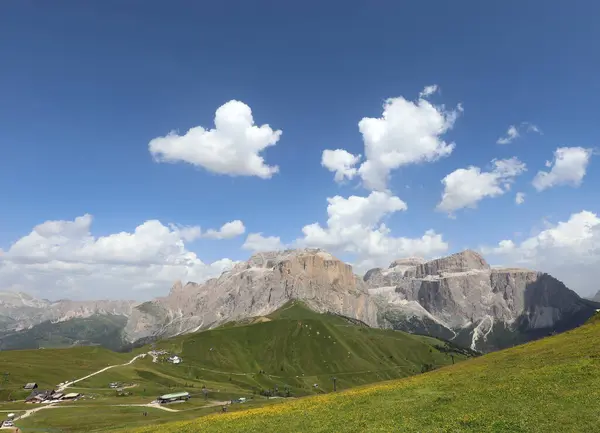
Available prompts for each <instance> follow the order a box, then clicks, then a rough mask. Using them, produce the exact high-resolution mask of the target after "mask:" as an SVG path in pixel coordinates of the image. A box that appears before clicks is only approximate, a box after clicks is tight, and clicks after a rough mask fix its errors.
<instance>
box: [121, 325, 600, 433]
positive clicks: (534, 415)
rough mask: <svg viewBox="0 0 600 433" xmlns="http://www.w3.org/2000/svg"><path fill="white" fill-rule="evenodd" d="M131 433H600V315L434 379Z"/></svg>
mask: <svg viewBox="0 0 600 433" xmlns="http://www.w3.org/2000/svg"><path fill="white" fill-rule="evenodd" d="M124 431H125V430H123V432H124ZM127 431H132V432H135V433H150V432H152V433H166V432H178V433H190V432H214V433H227V432H240V431H243V432H249V433H251V432H264V431H286V432H308V431H310V432H337V433H339V432H431V433H434V432H507V433H508V432H510V433H519V432H553V433H558V432H586V433H588V432H592V433H593V432H600V315H598V314H596V316H595V317H593V318H592V319H590V321H589V322H588V323H587V324H585V325H583V326H581V327H580V328H577V329H574V330H572V331H569V332H566V333H564V334H559V335H556V336H553V337H548V338H545V339H542V340H539V341H535V342H532V343H528V344H524V345H522V346H518V347H514V348H511V349H507V350H503V351H500V352H495V353H491V354H488V355H485V356H482V357H479V358H474V359H471V360H468V361H464V362H461V363H459V364H456V365H452V366H448V367H444V368H441V369H439V370H436V371H433V372H429V373H426V374H421V375H417V376H413V377H409V378H405V379H401V380H395V381H389V382H383V383H379V384H376V385H369V386H363V387H358V388H354V389H350V390H348V391H344V392H339V393H329V394H326V395H321V396H316V397H306V398H301V399H297V400H295V401H289V402H286V403H283V404H279V405H274V406H269V407H262V408H258V409H252V410H247V411H242V412H235V413H229V414H227V413H226V414H218V415H209V416H206V417H202V418H198V419H196V420H194V421H188V422H176V423H168V424H164V425H161V426H156V425H154V426H146V427H142V428H139V429H134V430H127Z"/></svg>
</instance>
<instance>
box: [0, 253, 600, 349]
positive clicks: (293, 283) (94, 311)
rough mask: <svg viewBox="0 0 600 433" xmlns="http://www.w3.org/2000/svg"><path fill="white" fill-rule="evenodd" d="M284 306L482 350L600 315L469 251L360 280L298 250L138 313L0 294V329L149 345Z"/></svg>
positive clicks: (543, 281)
mask: <svg viewBox="0 0 600 433" xmlns="http://www.w3.org/2000/svg"><path fill="white" fill-rule="evenodd" d="M7 299H8V300H7ZM291 300H301V301H303V302H304V303H305V304H306V305H308V306H309V307H310V308H312V309H313V310H315V311H318V312H330V313H334V314H339V315H342V316H345V317H348V318H351V319H355V320H359V321H361V322H364V323H365V324H367V325H368V326H371V327H379V328H393V329H400V330H405V331H409V332H413V333H419V334H427V335H432V336H435V337H439V338H443V339H447V340H452V341H454V342H456V343H458V344H461V345H463V346H466V347H470V348H471V349H474V350H480V351H488V350H495V349H500V348H504V347H508V346H512V345H514V344H518V343H521V342H524V341H528V340H531V339H535V338H539V337H541V336H544V335H548V334H549V333H553V332H561V331H564V330H567V329H570V328H572V327H575V326H578V325H579V324H581V323H583V322H584V321H585V320H587V319H588V318H589V317H590V316H591V315H592V314H593V313H594V311H595V309H596V308H600V304H596V303H594V302H593V301H590V300H586V299H582V298H581V297H579V296H578V295H577V294H576V293H575V292H573V291H571V290H569V289H568V288H567V287H566V286H565V285H564V284H563V283H562V282H560V281H558V280H557V279H555V278H553V277H552V276H550V275H548V274H544V273H539V272H535V271H531V270H527V269H513V268H491V267H490V266H489V264H488V263H487V262H486V261H485V259H484V258H483V257H482V256H481V255H479V254H478V253H476V252H474V251H470V250H467V251H463V252H460V253H456V254H452V255H450V256H447V257H442V258H439V259H435V260H429V261H426V260H423V259H421V258H418V257H412V258H405V259H398V260H395V261H394V262H392V264H391V265H390V266H389V267H388V268H386V269H383V268H375V269H371V270H370V271H368V272H367V273H366V274H365V275H364V277H362V278H361V277H359V276H357V275H355V274H354V273H353V271H352V267H351V266H350V265H348V264H346V263H343V262H342V261H340V260H338V259H337V258H335V257H334V256H333V255H331V254H329V253H328V252H326V251H323V250H320V249H297V250H286V251H276V252H266V253H257V254H255V255H253V256H252V257H250V259H249V260H248V261H246V262H242V263H238V264H236V265H235V266H234V267H233V268H232V269H231V270H229V271H226V272H224V273H223V274H222V275H221V276H220V277H218V278H213V279H211V280H208V281H206V282H204V283H202V284H196V283H192V282H190V283H187V284H185V285H184V284H182V283H181V282H179V281H178V282H176V283H175V284H174V285H173V287H172V288H171V291H170V293H169V294H168V295H167V296H164V297H160V298H156V299H153V300H151V301H148V302H143V303H139V304H136V303H134V302H132V301H94V302H73V301H58V302H56V303H51V302H49V301H44V300H36V299H35V298H32V297H28V296H27V295H24V294H16V295H15V294H13V295H12V298H11V297H10V296H8V295H6V294H0V327H2V328H5V329H9V328H10V329H11V330H12V331H18V329H26V328H28V327H31V326H33V325H35V324H36V323H34V322H35V321H36V320H37V321H38V322H37V323H40V322H42V321H44V320H51V321H55V322H56V321H65V320H69V319H70V318H86V317H91V316H94V315H103V314H110V315H115V316H123V317H126V318H127V320H126V323H125V322H123V323H125V324H124V326H123V329H122V339H123V341H127V342H135V341H136V340H140V339H142V341H148V340H152V339H156V338H160V337H168V336H174V335H180V334H185V333H189V332H195V331H199V330H202V329H210V328H214V327H217V326H219V325H221V324H224V323H226V322H230V321H236V320H243V319H246V318H249V317H256V316H264V315H267V314H269V313H272V312H274V311H275V310H277V309H279V308H281V307H282V306H283V305H284V304H286V303H287V302H289V301H291ZM42 319H43V320H42ZM103 332H106V329H104V331H103ZM101 335H104V334H101ZM101 335H99V336H98V338H100V337H101ZM98 338H96V339H98ZM102 338H103V337H102ZM0 339H1V333H0ZM92 339H93V338H92ZM0 347H1V344H0Z"/></svg>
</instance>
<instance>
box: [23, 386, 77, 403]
mask: <svg viewBox="0 0 600 433" xmlns="http://www.w3.org/2000/svg"><path fill="white" fill-rule="evenodd" d="M23 389H27V390H31V394H29V396H28V397H27V398H26V399H25V403H57V402H59V401H65V400H76V399H78V398H79V397H81V393H79V392H69V393H64V392H60V391H55V390H53V389H52V390H40V389H38V385H37V383H35V382H31V383H28V384H26V385H25V386H24V387H23Z"/></svg>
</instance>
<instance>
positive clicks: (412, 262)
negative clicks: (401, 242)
mask: <svg viewBox="0 0 600 433" xmlns="http://www.w3.org/2000/svg"><path fill="white" fill-rule="evenodd" d="M425 262H426V260H425V259H424V258H422V257H406V258H403V259H396V260H394V261H393V262H392V263H390V266H389V269H392V268H395V267H396V266H418V265H422V264H423V263H425Z"/></svg>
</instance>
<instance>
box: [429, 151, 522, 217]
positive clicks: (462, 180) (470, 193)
mask: <svg viewBox="0 0 600 433" xmlns="http://www.w3.org/2000/svg"><path fill="white" fill-rule="evenodd" d="M492 164H493V169H492V170H491V171H481V168H479V167H475V166H470V167H468V168H459V169H457V170H455V171H453V172H452V173H450V174H448V175H447V176H446V177H444V178H443V179H442V183H443V184H444V191H443V193H442V200H441V201H440V203H439V204H438V205H437V209H438V210H440V211H443V212H448V213H449V214H452V213H453V212H454V211H456V210H458V209H462V208H467V207H468V208H474V207H476V205H477V203H478V202H479V201H480V200H482V199H484V198H485V197H497V196H500V195H502V194H504V193H505V192H507V191H508V190H509V189H510V184H511V183H512V182H513V181H514V178H515V177H516V176H518V175H520V174H521V173H523V172H524V171H525V170H526V166H525V164H524V163H523V162H521V161H519V159H517V158H516V157H513V158H509V159H499V160H493V161H492Z"/></svg>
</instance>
